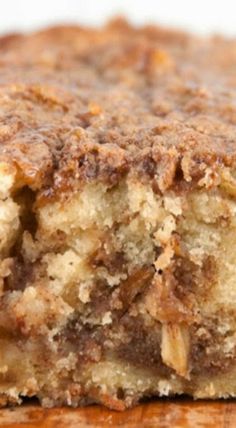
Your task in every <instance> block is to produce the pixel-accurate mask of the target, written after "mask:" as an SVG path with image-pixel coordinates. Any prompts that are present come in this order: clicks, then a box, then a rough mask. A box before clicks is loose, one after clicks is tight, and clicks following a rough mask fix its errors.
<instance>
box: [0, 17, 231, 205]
mask: <svg viewBox="0 0 236 428" xmlns="http://www.w3.org/2000/svg"><path fill="white" fill-rule="evenodd" d="M235 71H236V41H235V40H230V39H224V38H223V37H219V36H217V37H212V38H208V39H203V38H198V37H194V36H190V35H188V34H185V33H181V32H176V31H169V30H164V29H161V28H159V27H153V26H147V27H143V28H139V29H137V28H133V27H131V26H130V25H129V24H128V23H126V22H125V21H122V20H117V21H114V22H112V23H110V24H108V25H107V26H105V27H103V28H102V29H84V28H80V27H76V26H75V27H72V26H70V27H69V26H68V27H62V26H61V27H55V28H51V29H46V30H43V31H41V32H37V33H34V34H31V35H9V36H6V37H3V38H1V39H0V111H1V115H0V142H1V145H0V160H1V161H2V162H3V164H4V165H5V164H7V165H8V166H9V167H12V168H14V170H15V171H16V174H17V177H18V183H21V185H27V186H29V187H31V188H32V189H33V190H39V191H40V192H39V193H40V194H41V200H43V199H45V198H46V199H47V198H51V197H52V196H53V195H56V194H60V193H63V192H64V193H65V192H66V191H68V190H69V189H74V188H77V187H78V186H80V185H81V183H83V182H84V181H91V180H99V181H102V182H105V183H106V184H107V185H108V186H113V185H115V184H116V183H117V182H118V181H119V180H120V179H121V177H122V176H123V175H125V174H127V173H130V174H133V175H134V176H138V177H139V179H141V180H150V179H152V180H154V179H156V182H155V185H156V188H157V191H161V192H164V191H165V190H166V189H167V188H171V186H176V185H177V182H178V181H180V180H179V178H180V177H184V178H185V181H186V183H187V184H186V186H188V187H191V186H193V185H194V184H196V183H199V182H200V181H201V180H203V182H204V177H206V176H211V180H210V181H209V180H208V185H212V183H213V182H214V176H217V171H219V169H220V168H221V167H222V165H224V166H226V167H232V168H234V165H235V160H236V145H235V124H236V91H235V87H236V73H235ZM204 183H205V184H206V180H205V182H204ZM209 183H210V184H209Z"/></svg>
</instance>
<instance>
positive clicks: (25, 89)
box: [0, 21, 236, 410]
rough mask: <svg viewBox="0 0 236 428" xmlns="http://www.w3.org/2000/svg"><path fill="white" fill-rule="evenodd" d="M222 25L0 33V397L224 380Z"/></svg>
mask: <svg viewBox="0 0 236 428" xmlns="http://www.w3.org/2000/svg"><path fill="white" fill-rule="evenodd" d="M235 70H236V41H232V40H224V39H223V38H219V37H218V38H211V39H207V40H205V39H204V40H203V39H200V38H199V39H198V38H196V37H192V36H188V35H186V34H182V33H178V32H174V31H173V32H172V31H169V30H163V29H160V28H155V27H145V28H141V29H134V28H132V27H130V26H129V25H128V24H127V23H125V22H123V21H116V22H113V23H112V24H110V25H108V26H106V27H104V28H103V29H101V30H94V29H82V28H77V27H65V28H64V27H60V28H52V29H48V30H45V31H42V32H38V33H36V34H32V35H29V36H24V35H15V36H7V37H4V38H2V39H1V40H0V112H1V114H0V281H1V282H0V287H1V288H0V290H1V300H0V305H1V312H0V356H1V358H0V394H1V404H2V405H6V404H7V403H20V402H21V399H22V398H23V397H26V396H37V397H38V398H39V400H40V401H41V403H42V404H43V405H44V406H54V405H62V404H67V405H72V406H77V405H81V404H86V403H90V402H98V403H103V404H105V405H106V406H108V407H111V408H114V409H118V410H123V409H125V408H126V407H129V406H132V405H133V404H135V403H137V402H138V401H139V400H140V399H141V398H142V397H148V396H159V395H161V396H162V395H167V396H169V395H174V394H182V393H185V394H189V395H191V396H193V397H195V398H202V397H209V398H217V397H228V396H234V395H235V394H236V377H235V372H236V362H235V353H236V128H235V125H236V92H235V85H236V77H235V76H236V74H235Z"/></svg>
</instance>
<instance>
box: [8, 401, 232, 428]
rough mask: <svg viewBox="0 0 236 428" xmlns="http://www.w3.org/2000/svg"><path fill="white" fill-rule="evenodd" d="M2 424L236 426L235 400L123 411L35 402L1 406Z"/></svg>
mask: <svg viewBox="0 0 236 428" xmlns="http://www.w3.org/2000/svg"><path fill="white" fill-rule="evenodd" d="M0 427H1V428H98V427H99V428H100V427H102V428H108V427H109V428H116V427H122V428H134V427H135V428H136V427H138V428H139V427H140V428H187V427H188V428H189V427H191V428H192V427H193V428H198V427H199V428H205V427H206V428H235V427H236V401H216V402H213V401H198V402H196V401H195V402H193V401H189V400H175V401H167V400H159V401H155V402H150V403H145V404H141V405H139V406H137V407H135V408H134V409H131V410H128V411H126V412H124V413H118V412H114V411H109V410H107V409H105V408H103V407H100V406H90V407H86V408H80V409H67V408H64V409H42V408H40V407H39V406H38V405H35V404H27V405H24V406H21V407H17V408H8V409H2V410H0Z"/></svg>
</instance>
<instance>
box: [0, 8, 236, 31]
mask: <svg viewBox="0 0 236 428" xmlns="http://www.w3.org/2000/svg"><path fill="white" fill-rule="evenodd" d="M117 14H123V15H125V16H126V17H128V18H129V19H130V20H131V21H133V22H134V23H137V24H140V23H143V22H154V23H161V24H168V25H173V26H175V27H180V28H184V29H187V30H189V29H190V30H191V31H196V32H199V33H209V32H221V33H225V34H229V35H236V0H215V1H214V0H179V1H178V0H67V1H66V0H0V33H4V32H9V31H17V30H31V29H36V28H38V27H42V26H45V25H48V24H51V23H60V22H80V23H82V24H93V25H94V24H96V25H98V24H101V23H102V22H104V21H105V20H107V19H108V18H109V17H112V16H114V15H117Z"/></svg>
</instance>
